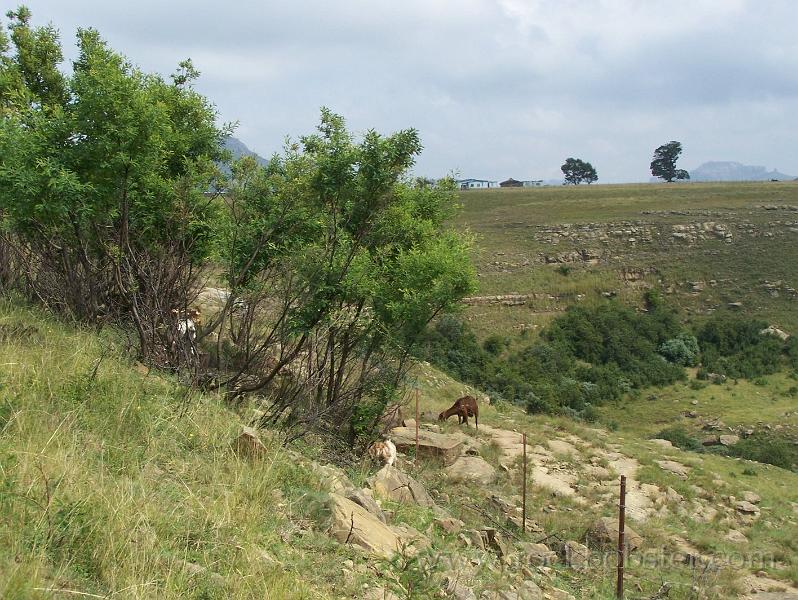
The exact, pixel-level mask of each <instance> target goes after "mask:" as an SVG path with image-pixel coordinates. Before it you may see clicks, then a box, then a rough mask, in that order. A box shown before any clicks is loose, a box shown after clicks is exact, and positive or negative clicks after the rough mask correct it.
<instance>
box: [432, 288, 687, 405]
mask: <svg viewBox="0 0 798 600" xmlns="http://www.w3.org/2000/svg"><path fill="white" fill-rule="evenodd" d="M647 309H648V310H647V311H645V312H637V311H635V310H633V309H631V308H628V307H625V306H623V305H621V304H620V303H618V302H615V301H611V302H607V303H602V304H598V305H595V306H574V307H571V308H570V309H569V310H568V311H566V313H565V314H564V315H562V316H560V317H558V318H556V319H555V320H554V321H553V322H552V323H551V325H550V326H549V327H548V328H547V329H546V330H545V331H544V332H543V335H542V336H541V339H540V340H538V341H535V342H533V343H531V344H528V345H526V346H523V347H521V348H520V349H518V350H512V351H511V350H509V343H508V341H507V339H506V338H502V337H500V336H497V335H493V336H490V337H489V338H487V339H486V340H485V342H484V343H483V344H482V345H480V344H479V343H478V341H477V339H476V336H475V335H474V333H473V332H472V331H471V330H470V328H469V327H468V326H467V325H466V324H465V323H463V322H462V321H461V320H459V319H457V318H456V317H453V316H444V317H442V318H441V319H439V320H438V321H437V322H436V323H435V325H434V327H432V328H430V330H429V331H428V332H427V334H426V336H425V338H424V339H423V341H422V343H421V344H420V345H419V347H418V349H417V353H418V355H419V356H420V357H421V358H424V359H426V360H428V361H430V362H431V363H433V364H435V365H437V366H439V367H440V368H442V369H443V370H445V371H447V372H448V373H450V374H451V375H452V376H453V377H455V378H457V379H460V380H461V381H465V382H468V383H470V384H472V385H475V386H477V387H479V388H481V389H483V390H484V391H485V392H487V393H488V394H491V395H492V396H493V397H495V398H497V399H505V400H509V401H512V402H515V403H517V404H521V405H523V406H525V407H526V409H527V410H528V411H529V412H564V413H566V414H570V415H573V416H577V417H579V418H583V419H585V420H595V419H596V417H597V413H596V410H595V407H596V406H599V405H601V404H602V403H604V402H606V401H608V400H616V399H619V398H621V397H622V396H624V395H625V394H627V393H629V392H631V391H633V390H635V389H637V388H642V387H646V386H650V385H666V384H669V383H673V382H674V381H676V380H678V379H681V378H683V377H684V376H685V375H684V369H683V368H682V367H681V366H680V365H681V364H682V363H681V362H679V361H676V360H675V361H674V362H669V360H668V357H667V356H663V354H661V353H659V352H658V348H660V346H661V345H663V344H665V343H666V342H667V341H668V340H673V339H677V340H680V342H681V343H682V345H684V346H685V348H688V349H689V345H688V344H689V337H690V336H689V335H688V334H687V333H686V332H684V331H683V330H682V329H681V326H680V325H679V323H678V321H677V319H676V317H675V314H674V312H673V311H671V310H670V309H669V308H667V307H666V306H665V305H664V304H662V303H661V302H660V301H659V300H658V298H657V297H655V296H653V295H651V296H649V297H648V298H647ZM682 354H684V355H689V352H685V353H682ZM678 358H679V360H684V359H683V358H682V356H681V355H680V356H679V357H678ZM688 358H689V357H688ZM694 359H695V357H692V358H690V360H694Z"/></svg>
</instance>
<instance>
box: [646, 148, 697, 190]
mask: <svg viewBox="0 0 798 600" xmlns="http://www.w3.org/2000/svg"><path fill="white" fill-rule="evenodd" d="M681 153H682V144H681V142H676V141H671V142H668V143H667V144H663V145H662V146H660V147H659V148H657V149H656V150H654V158H653V159H652V161H651V174H652V175H653V176H654V177H660V178H661V179H664V180H665V181H667V182H668V183H670V182H672V181H673V180H674V179H690V173H688V172H687V171H685V170H684V169H677V168H676V160H677V159H678V158H679V155H680V154H681Z"/></svg>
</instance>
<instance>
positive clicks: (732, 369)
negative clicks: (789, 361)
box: [697, 314, 785, 379]
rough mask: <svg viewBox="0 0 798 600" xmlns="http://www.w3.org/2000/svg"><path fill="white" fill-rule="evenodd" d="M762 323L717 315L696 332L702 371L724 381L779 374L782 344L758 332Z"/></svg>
mask: <svg viewBox="0 0 798 600" xmlns="http://www.w3.org/2000/svg"><path fill="white" fill-rule="evenodd" d="M766 327H767V323H765V322H764V321H758V320H755V319H748V318H744V317H738V316H735V315H729V314H726V315H718V316H716V317H713V318H712V319H710V320H709V321H707V322H706V323H705V324H704V325H703V326H702V327H701V328H700V329H699V330H698V335H697V337H698V343H699V345H700V348H701V355H702V362H703V365H704V369H705V370H706V371H707V372H710V373H718V374H720V375H726V376H727V377H735V378H738V377H739V378H747V379H751V378H754V377H759V376H761V375H769V374H771V373H775V372H776V371H778V370H779V369H780V368H781V367H782V365H783V360H782V353H783V352H784V350H785V344H784V342H782V341H781V340H780V339H779V338H777V337H775V336H772V335H762V334H761V333H760V332H761V331H762V330H763V329H765V328H766Z"/></svg>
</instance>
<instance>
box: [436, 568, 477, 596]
mask: <svg viewBox="0 0 798 600" xmlns="http://www.w3.org/2000/svg"><path fill="white" fill-rule="evenodd" d="M444 591H445V593H446V595H447V596H449V597H450V598H455V599H456V600H477V596H476V594H474V591H473V590H472V589H471V588H469V587H466V586H465V585H463V584H462V583H460V577H459V575H458V574H451V573H450V574H448V575H447V576H446V578H445V579H444Z"/></svg>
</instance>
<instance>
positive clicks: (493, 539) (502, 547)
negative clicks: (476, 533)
mask: <svg viewBox="0 0 798 600" xmlns="http://www.w3.org/2000/svg"><path fill="white" fill-rule="evenodd" d="M481 535H482V537H483V539H484V540H485V548H486V549H488V550H493V552H495V553H496V556H498V557H499V558H502V557H504V556H507V555H508V554H509V551H510V547H509V545H508V544H507V541H506V540H505V539H504V538H503V537H502V536H501V535H500V534H499V533H498V532H497V531H496V530H495V529H493V528H490V527H488V528H485V529H483V530H482V532H481Z"/></svg>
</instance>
